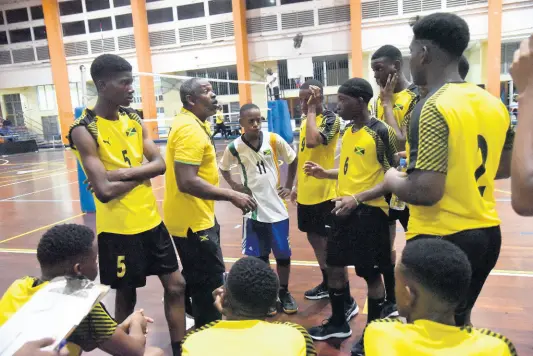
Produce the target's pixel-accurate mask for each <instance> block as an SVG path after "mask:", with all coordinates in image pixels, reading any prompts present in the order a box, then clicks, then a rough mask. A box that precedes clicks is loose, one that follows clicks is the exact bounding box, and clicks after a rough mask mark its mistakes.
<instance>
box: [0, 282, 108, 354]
mask: <svg viewBox="0 0 533 356" xmlns="http://www.w3.org/2000/svg"><path fill="white" fill-rule="evenodd" d="M47 283H48V282H45V281H42V280H40V279H38V278H35V277H29V276H28V277H24V278H21V279H17V280H16V281H15V282H13V284H11V286H10V287H9V288H8V289H7V291H6V292H5V293H4V295H3V297H2V299H0V327H1V326H2V325H4V323H5V322H6V321H7V320H8V319H9V318H11V316H13V315H14V314H15V313H16V312H17V310H19V309H20V308H22V306H23V305H24V304H26V303H27V302H28V301H29V300H30V299H31V298H32V297H33V295H34V294H35V293H37V291H38V290H40V289H41V288H42V287H44V286H45V285H46V284H47ZM116 328H117V322H116V321H115V320H114V319H113V318H112V317H111V315H109V313H108V312H107V310H106V309H105V307H104V305H103V304H102V303H97V304H96V305H95V306H94V308H93V309H92V310H91V311H90V312H89V314H88V315H87V316H86V317H85V319H83V320H82V322H81V323H80V325H78V327H77V328H76V329H75V330H74V331H73V332H72V334H71V335H70V336H69V337H68V339H67V341H68V344H67V347H68V350H69V353H70V355H71V356H75V355H80V354H81V350H83V351H87V352H88V351H92V350H94V349H96V348H98V347H99V346H100V345H101V344H102V343H103V342H105V341H107V340H109V339H110V338H111V337H112V336H113V334H114V333H115V330H116Z"/></svg>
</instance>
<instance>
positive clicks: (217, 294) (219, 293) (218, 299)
mask: <svg viewBox="0 0 533 356" xmlns="http://www.w3.org/2000/svg"><path fill="white" fill-rule="evenodd" d="M225 293H226V290H225V289H224V287H223V286H222V287H219V288H217V289H215V290H214V291H213V299H214V300H215V302H214V303H213V304H214V306H215V308H217V310H218V312H219V313H220V314H224V313H223V312H222V311H223V310H224V308H223V307H222V299H223V298H224V294H225Z"/></svg>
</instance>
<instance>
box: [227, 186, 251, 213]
mask: <svg viewBox="0 0 533 356" xmlns="http://www.w3.org/2000/svg"><path fill="white" fill-rule="evenodd" d="M230 202H231V203H232V204H233V205H235V206H236V207H237V208H239V209H241V210H242V212H243V214H248V213H249V212H250V211H253V210H255V209H257V203H256V202H255V200H254V198H253V197H251V196H249V195H248V194H244V193H240V192H236V191H232V195H231V198H230Z"/></svg>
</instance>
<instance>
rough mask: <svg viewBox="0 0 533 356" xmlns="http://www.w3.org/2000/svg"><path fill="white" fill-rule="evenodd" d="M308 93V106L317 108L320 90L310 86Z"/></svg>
mask: <svg viewBox="0 0 533 356" xmlns="http://www.w3.org/2000/svg"><path fill="white" fill-rule="evenodd" d="M309 91H310V92H311V96H310V97H309V99H308V100H307V105H308V106H318V105H320V95H321V94H322V93H321V92H320V88H319V87H317V86H316V85H310V86H309Z"/></svg>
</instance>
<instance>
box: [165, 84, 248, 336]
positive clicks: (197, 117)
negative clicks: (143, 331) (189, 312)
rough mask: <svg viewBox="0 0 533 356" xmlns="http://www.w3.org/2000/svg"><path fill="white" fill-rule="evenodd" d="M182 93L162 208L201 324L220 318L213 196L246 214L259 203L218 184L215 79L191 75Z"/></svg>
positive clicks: (219, 256)
mask: <svg viewBox="0 0 533 356" xmlns="http://www.w3.org/2000/svg"><path fill="white" fill-rule="evenodd" d="M180 96H181V101H182V103H183V109H182V110H181V112H180V113H179V114H178V115H177V116H176V118H175V119H174V121H173V123H172V126H171V128H170V134H169V137H168V143H167V151H166V166H167V174H166V175H165V197H164V200H163V212H164V221H165V224H167V226H168V230H169V232H170V234H171V235H172V236H173V237H174V242H175V244H176V248H177V250H178V254H179V256H180V260H181V262H182V264H183V275H184V277H185V280H186V281H187V290H188V294H189V295H190V296H191V298H192V306H193V315H194V319H195V324H196V327H197V328H199V327H201V326H202V325H205V324H207V323H209V322H211V321H214V320H217V319H220V313H219V312H218V311H217V310H216V309H215V307H214V306H213V297H212V295H211V292H212V291H213V290H214V289H215V288H218V287H219V286H220V285H221V284H222V275H223V273H224V270H225V266H224V260H223V259H222V251H221V249H220V226H219V225H218V223H217V222H216V219H215V200H226V201H230V202H231V203H232V204H233V205H235V206H236V207H238V208H240V209H241V210H242V211H243V213H248V212H250V211H252V210H255V209H256V204H255V201H254V200H253V198H252V197H250V196H249V195H246V194H243V193H239V192H236V191H234V190H232V189H224V188H219V187H218V183H219V176H218V166H217V161H216V153H215V146H214V143H213V140H212V138H211V130H210V128H209V122H208V121H207V119H208V118H209V117H210V116H212V115H213V114H214V113H215V111H216V109H217V100H216V94H215V93H214V92H213V87H212V86H211V84H209V82H208V81H207V80H205V79H201V78H193V79H189V80H187V81H185V82H184V83H183V84H182V85H181V87H180Z"/></svg>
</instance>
